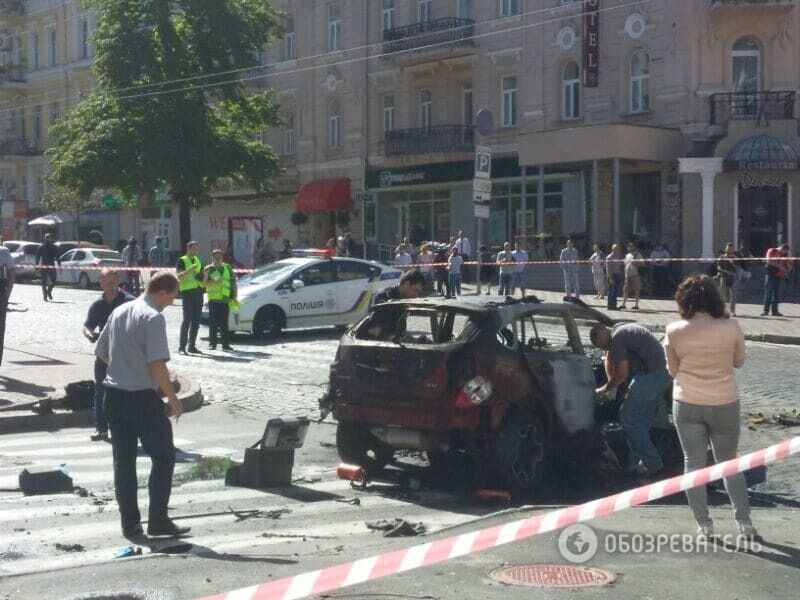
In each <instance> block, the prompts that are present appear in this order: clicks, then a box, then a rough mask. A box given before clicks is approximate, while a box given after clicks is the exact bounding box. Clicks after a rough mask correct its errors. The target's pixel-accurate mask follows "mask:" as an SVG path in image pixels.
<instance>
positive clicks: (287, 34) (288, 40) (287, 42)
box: [283, 17, 297, 60]
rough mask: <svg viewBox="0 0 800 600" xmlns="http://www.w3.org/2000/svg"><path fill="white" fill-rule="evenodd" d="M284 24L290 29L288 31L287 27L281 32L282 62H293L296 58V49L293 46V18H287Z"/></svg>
mask: <svg viewBox="0 0 800 600" xmlns="http://www.w3.org/2000/svg"><path fill="white" fill-rule="evenodd" d="M286 23H287V25H288V24H291V26H292V28H291V29H289V28H288V26H287V27H286V29H285V30H284V32H283V60H294V59H296V58H297V47H296V44H295V41H296V39H297V38H296V36H295V27H296V24H295V20H294V17H287V18H286Z"/></svg>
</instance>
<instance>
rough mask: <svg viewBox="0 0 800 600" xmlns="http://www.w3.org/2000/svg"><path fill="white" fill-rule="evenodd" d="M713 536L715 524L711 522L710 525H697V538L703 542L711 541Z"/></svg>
mask: <svg viewBox="0 0 800 600" xmlns="http://www.w3.org/2000/svg"><path fill="white" fill-rule="evenodd" d="M712 537H714V525H713V524H711V523H709V524H708V525H698V526H697V539H698V540H700V541H702V542H707V541H709V540H710V539H711V538H712Z"/></svg>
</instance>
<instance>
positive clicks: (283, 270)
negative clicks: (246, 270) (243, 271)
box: [239, 261, 297, 285]
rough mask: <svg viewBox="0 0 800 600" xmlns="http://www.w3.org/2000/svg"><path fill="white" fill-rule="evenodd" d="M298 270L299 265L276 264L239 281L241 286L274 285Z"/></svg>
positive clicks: (291, 263)
mask: <svg viewBox="0 0 800 600" xmlns="http://www.w3.org/2000/svg"><path fill="white" fill-rule="evenodd" d="M296 268H297V263H293V262H290V263H287V262H282V261H278V262H274V263H271V264H268V265H267V266H265V267H261V268H260V269H258V270H257V271H253V272H252V273H250V274H249V275H245V276H244V277H242V278H241V279H239V284H240V285H247V284H255V285H259V284H263V283H272V282H273V281H277V280H278V279H282V278H283V277H286V276H287V275H289V273H291V272H292V271H294V270H295V269H296Z"/></svg>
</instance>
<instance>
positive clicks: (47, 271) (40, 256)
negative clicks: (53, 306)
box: [36, 233, 61, 302]
mask: <svg viewBox="0 0 800 600" xmlns="http://www.w3.org/2000/svg"><path fill="white" fill-rule="evenodd" d="M56 263H58V265H59V266H61V257H60V256H59V254H58V248H57V247H56V245H55V244H54V243H53V236H52V235H50V234H49V233H48V234H46V235H45V236H44V244H42V245H41V246H39V249H38V250H37V251H36V264H37V265H38V264H41V265H42V266H43V267H45V268H44V269H42V270H41V277H42V297H43V298H44V301H45V302H47V301H48V300H52V299H53V288H54V287H56V276H57V273H56V269H55V266H56Z"/></svg>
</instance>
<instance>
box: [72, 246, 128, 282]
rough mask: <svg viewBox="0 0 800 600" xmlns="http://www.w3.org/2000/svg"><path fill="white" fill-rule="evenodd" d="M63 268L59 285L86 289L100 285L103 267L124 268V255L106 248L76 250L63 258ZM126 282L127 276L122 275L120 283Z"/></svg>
mask: <svg viewBox="0 0 800 600" xmlns="http://www.w3.org/2000/svg"><path fill="white" fill-rule="evenodd" d="M61 267H62V269H60V270H59V271H58V279H57V281H58V283H71V284H77V285H78V287H80V288H83V289H86V288H88V287H89V286H91V285H96V284H98V283H100V268H101V267H116V268H119V267H122V255H121V254H120V253H119V252H117V251H115V250H107V249H105V248H75V249H74V250H70V251H69V252H66V253H64V255H63V256H62V257H61ZM64 267H70V268H69V269H65V268H64ZM87 267H93V268H87ZM124 281H126V278H125V274H124V273H120V282H124Z"/></svg>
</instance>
